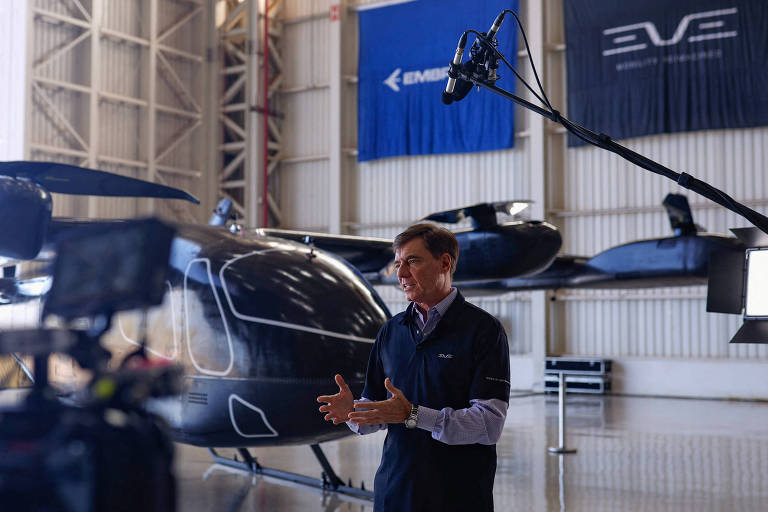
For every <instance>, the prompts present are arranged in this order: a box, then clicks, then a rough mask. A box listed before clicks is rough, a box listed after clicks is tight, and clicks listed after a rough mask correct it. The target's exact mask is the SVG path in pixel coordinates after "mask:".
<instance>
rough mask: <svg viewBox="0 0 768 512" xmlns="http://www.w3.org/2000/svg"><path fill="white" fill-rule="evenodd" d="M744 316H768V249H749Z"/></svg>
mask: <svg viewBox="0 0 768 512" xmlns="http://www.w3.org/2000/svg"><path fill="white" fill-rule="evenodd" d="M744 318H768V249H748V250H747V275H746V298H745V301H744Z"/></svg>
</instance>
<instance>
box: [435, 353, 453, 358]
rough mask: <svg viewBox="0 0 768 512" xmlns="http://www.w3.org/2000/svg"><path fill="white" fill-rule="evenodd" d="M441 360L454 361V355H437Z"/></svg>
mask: <svg viewBox="0 0 768 512" xmlns="http://www.w3.org/2000/svg"><path fill="white" fill-rule="evenodd" d="M437 357H438V358H439V359H453V354H437Z"/></svg>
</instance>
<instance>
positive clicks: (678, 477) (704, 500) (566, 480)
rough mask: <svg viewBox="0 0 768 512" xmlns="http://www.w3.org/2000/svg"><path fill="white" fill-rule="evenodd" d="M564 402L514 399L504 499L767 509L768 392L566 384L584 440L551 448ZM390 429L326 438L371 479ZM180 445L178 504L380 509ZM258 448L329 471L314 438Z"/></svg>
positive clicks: (346, 463)
mask: <svg viewBox="0 0 768 512" xmlns="http://www.w3.org/2000/svg"><path fill="white" fill-rule="evenodd" d="M557 412H558V407H557V399H556V396H545V395H532V396H521V397H517V398H513V399H512V400H511V401H510V408H509V413H508V415H507V422H506V426H505V428H504V433H503V435H502V439H501V441H500V442H499V444H498V446H497V451H498V455H499V462H498V468H497V472H496V484H495V488H494V495H495V503H496V510H497V511H507V510H515V511H558V510H568V511H602V510H605V511H670V512H672V511H675V512H676V511H691V512H693V511H696V512H699V511H768V404H766V403H753V402H728V401H708V400H681V399H662V398H641V397H613V396H606V397H595V396H586V395H581V396H575V395H569V396H568V409H567V413H568V417H567V419H568V423H567V432H568V436H567V445H568V447H569V448H576V449H577V450H578V452H577V453H576V454H574V455H565V456H563V455H559V456H558V455H549V454H548V453H547V447H548V446H552V445H556V444H557V439H558V432H557V424H558V422H557ZM340 428H346V427H344V426H343V425H342V426H340ZM382 441H383V434H382V433H378V434H374V435H371V436H365V437H357V436H355V437H349V438H345V439H343V440H341V441H337V442H333V443H327V444H324V445H322V446H323V449H324V451H325V453H326V455H327V456H328V459H329V460H330V461H331V463H332V464H333V465H334V467H335V468H336V470H337V472H338V473H339V475H340V476H341V477H342V478H343V479H345V480H346V479H347V478H348V477H353V480H354V483H355V484H356V485H359V483H360V479H362V480H363V481H364V482H365V484H366V486H367V487H370V484H371V483H372V482H373V475H374V473H375V471H376V467H377V466H378V463H379V458H380V455H381V443H382ZM177 448H178V451H177V477H178V480H179V510H180V511H184V512H197V511H217V512H218V511H227V512H235V511H286V512H288V511H302V512H305V511H327V512H331V511H339V512H341V511H345V512H348V511H370V510H371V509H372V507H371V506H370V504H367V503H363V502H360V501H356V500H349V499H345V498H339V497H337V496H335V495H330V494H324V493H322V492H321V491H319V490H314V489H310V488H307V487H303V486H297V485H295V484H293V485H287V484H284V483H278V482H276V481H274V480H272V479H269V478H266V477H260V476H256V477H253V476H246V475H243V474H240V473H237V472H233V471H231V470H228V469H226V468H224V467H222V466H218V465H213V464H212V463H211V459H210V457H209V455H208V453H207V451H205V450H203V449H199V448H193V447H188V446H182V445H178V446H177ZM252 452H253V453H254V454H255V455H256V456H257V457H258V460H259V462H260V463H261V464H262V465H264V466H270V467H276V468H279V469H283V470H287V471H293V472H300V473H305V474H309V475H312V476H319V475H320V472H321V470H320V466H319V464H318V463H317V462H316V461H315V458H314V456H313V455H312V453H311V451H310V449H309V448H308V447H289V448H269V449H257V450H252ZM225 453H231V451H230V452H226V451H225Z"/></svg>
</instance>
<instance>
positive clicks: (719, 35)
mask: <svg viewBox="0 0 768 512" xmlns="http://www.w3.org/2000/svg"><path fill="white" fill-rule="evenodd" d="M737 12H738V9H737V8H736V7H731V8H728V9H716V10H714V11H704V12H696V13H691V14H686V15H685V16H683V19H682V20H680V24H679V25H678V26H677V29H676V30H675V33H674V34H672V37H671V38H669V39H662V38H661V36H660V35H659V31H658V30H657V29H656V25H654V24H653V22H651V21H644V22H642V23H633V24H632V25H622V26H621V27H613V28H609V29H606V30H603V35H604V36H608V37H609V38H610V42H609V43H608V44H609V45H614V47H613V48H609V49H607V50H603V57H607V56H608V55H615V54H617V53H627V52H636V51H640V50H644V49H646V48H647V47H648V42H650V43H651V44H652V45H654V46H672V45H676V44H678V43H679V42H680V41H682V40H683V39H684V38H685V35H686V34H687V33H689V32H690V33H689V35H688V37H687V38H686V41H687V42H689V43H696V42H701V41H707V40H711V39H725V38H728V37H736V36H737V35H738V32H737V31H736V30H728V29H727V28H726V27H725V24H726V22H728V21H731V20H733V18H729V16H732V15H734V14H736V13H737ZM689 29H690V30H689Z"/></svg>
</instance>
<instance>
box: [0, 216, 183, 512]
mask: <svg viewBox="0 0 768 512" xmlns="http://www.w3.org/2000/svg"><path fill="white" fill-rule="evenodd" d="M173 234H174V230H173V229H172V228H170V227H169V226H167V225H166V224H164V223H162V222H161V221H159V220H156V219H145V220H130V221H119V222H118V221H115V222H105V223H97V224H94V225H87V224H84V225H83V226H82V227H78V228H77V229H73V230H71V232H70V233H68V234H67V236H66V237H64V238H63V239H61V240H59V241H58V242H57V243H56V252H57V257H56V260H55V263H54V266H53V281H52V284H51V289H50V291H49V293H48V296H47V298H46V301H45V305H44V309H43V321H44V320H45V319H46V318H47V317H49V316H51V315H55V316H56V317H58V318H59V319H60V320H63V321H65V322H72V321H74V320H77V322H74V323H72V324H71V325H87V328H85V329H77V328H56V329H51V328H44V327H42V326H41V327H39V328H36V329H28V330H22V331H5V332H2V333H0V354H7V353H12V354H17V353H20V354H27V355H31V356H32V357H33V359H34V386H33V388H32V390H31V391H30V393H29V395H28V396H27V397H26V399H25V400H24V401H23V402H22V403H20V404H19V405H17V406H15V407H12V408H7V409H5V410H0V454H2V457H0V503H2V507H3V508H4V509H5V507H6V506H9V505H10V508H9V510H25V511H26V510H29V511H35V512H48V511H63V512H100V511H110V512H111V511H126V512H127V511H136V510H142V511H145V512H154V511H169V510H174V509H175V502H176V498H175V478H174V476H173V471H172V462H173V445H172V443H171V442H170V440H169V439H168V437H167V435H166V434H165V433H164V431H163V430H162V428H161V425H160V424H159V419H158V418H156V417H155V416H153V415H152V414H150V413H148V412H147V411H146V410H145V408H144V404H145V402H146V400H147V399H149V398H152V397H163V396H170V395H174V394H178V392H179V389H178V385H179V384H178V383H179V380H180V379H179V377H180V370H179V369H178V368H177V367H173V366H154V367H153V366H151V365H146V366H147V367H144V368H141V369H127V368H121V369H120V370H117V371H112V372H110V371H107V362H108V360H109V352H107V351H106V350H105V349H104V348H102V347H101V345H100V343H99V340H100V338H101V335H102V334H103V333H104V332H106V331H107V330H108V329H109V326H110V324H111V319H112V316H113V315H114V313H116V312H118V311H122V310H128V309H138V308H148V307H150V306H154V305H158V304H160V303H161V302H162V298H163V295H164V292H165V281H166V278H167V273H168V261H169V256H170V248H171V243H172V239H173ZM53 353H63V354H66V355H68V356H70V357H72V358H73V359H74V360H75V361H76V362H77V363H78V364H79V365H80V366H81V367H82V368H84V369H89V370H92V371H93V378H92V380H91V381H90V383H89V384H88V385H87V386H86V388H85V389H83V390H81V391H80V392H79V393H78V395H79V396H80V398H79V399H78V400H77V401H76V403H71V404H65V403H64V402H63V401H62V400H61V399H59V398H58V397H57V396H56V393H55V390H54V389H53V388H52V387H51V386H50V384H49V382H48V358H49V356H50V355H51V354H53ZM142 354H143V352H142V351H141V350H140V351H139V352H138V353H137V354H135V355H137V356H141V355H142Z"/></svg>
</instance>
